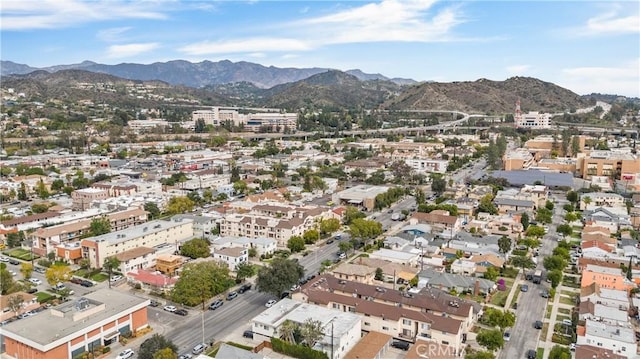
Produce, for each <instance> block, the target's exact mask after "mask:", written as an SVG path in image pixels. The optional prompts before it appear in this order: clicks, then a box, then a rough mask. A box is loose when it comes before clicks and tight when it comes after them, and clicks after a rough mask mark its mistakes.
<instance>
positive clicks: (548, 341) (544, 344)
mask: <svg viewBox="0 0 640 359" xmlns="http://www.w3.org/2000/svg"><path fill="white" fill-rule="evenodd" d="M563 290H564V291H567V292H573V293H578V290H577V289H575V288H571V287H565V286H562V285H559V286H558V287H557V288H556V295H555V296H554V298H553V303H551V315H550V317H549V319H546V308H545V318H544V319H543V320H542V322H543V323H547V324H548V328H547V335H546V337H545V338H540V339H539V342H538V348H544V357H543V358H544V359H547V358H549V353H550V352H551V349H552V348H553V346H554V345H558V344H556V343H554V342H553V340H552V338H553V332H554V327H555V324H556V320H557V317H558V309H560V308H563V309H569V310H571V309H573V308H574V306H572V305H569V304H565V303H560V298H561V297H567V296H566V295H564V294H562V291H563ZM548 305H549V302H547V306H548Z"/></svg>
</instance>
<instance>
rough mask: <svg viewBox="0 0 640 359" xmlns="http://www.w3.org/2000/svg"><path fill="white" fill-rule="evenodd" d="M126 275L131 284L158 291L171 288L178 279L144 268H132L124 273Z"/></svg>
mask: <svg viewBox="0 0 640 359" xmlns="http://www.w3.org/2000/svg"><path fill="white" fill-rule="evenodd" d="M126 277H127V280H128V281H129V283H131V284H134V285H137V284H140V285H141V286H142V288H144V289H148V290H152V291H159V292H167V291H169V290H171V289H172V288H173V286H174V285H175V284H176V282H177V281H178V278H176V277H169V276H166V275H164V274H162V273H160V272H151V271H148V270H145V269H134V270H132V271H131V272H128V273H126Z"/></svg>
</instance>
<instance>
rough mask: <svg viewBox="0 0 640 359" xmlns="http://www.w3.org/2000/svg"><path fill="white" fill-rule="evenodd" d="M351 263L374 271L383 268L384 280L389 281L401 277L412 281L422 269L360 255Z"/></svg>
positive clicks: (391, 281)
mask: <svg viewBox="0 0 640 359" xmlns="http://www.w3.org/2000/svg"><path fill="white" fill-rule="evenodd" d="M351 263H353V264H358V265H363V266H367V267H369V268H371V269H372V270H374V271H375V270H376V269H378V268H380V269H382V276H383V281H384V282H388V283H393V282H395V281H397V280H398V279H399V278H400V279H402V280H406V281H410V280H411V279H413V278H414V277H415V276H416V275H418V272H419V271H420V268H417V267H412V266H408V265H404V264H399V263H395V262H391V261H387V260H384V259H376V258H370V257H358V258H357V259H356V260H354V261H352V262H351Z"/></svg>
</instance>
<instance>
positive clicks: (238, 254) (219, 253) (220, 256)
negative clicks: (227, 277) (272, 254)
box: [213, 247, 249, 271]
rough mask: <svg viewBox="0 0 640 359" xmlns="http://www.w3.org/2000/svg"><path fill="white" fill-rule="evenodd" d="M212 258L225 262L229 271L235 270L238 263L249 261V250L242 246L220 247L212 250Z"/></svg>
mask: <svg viewBox="0 0 640 359" xmlns="http://www.w3.org/2000/svg"><path fill="white" fill-rule="evenodd" d="M213 259H215V260H217V261H220V262H223V263H225V264H226V265H227V266H228V267H229V270H230V271H235V270H236V267H237V266H238V265H239V264H240V263H247V262H248V261H249V251H248V250H247V249H244V248H242V247H229V248H222V249H219V250H216V251H215V252H213Z"/></svg>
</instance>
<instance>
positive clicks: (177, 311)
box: [173, 309, 189, 317]
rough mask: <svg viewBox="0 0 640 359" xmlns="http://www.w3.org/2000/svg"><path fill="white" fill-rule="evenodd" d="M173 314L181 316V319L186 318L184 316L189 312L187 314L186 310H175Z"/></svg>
mask: <svg viewBox="0 0 640 359" xmlns="http://www.w3.org/2000/svg"><path fill="white" fill-rule="evenodd" d="M173 313H174V314H177V315H181V316H183V317H186V316H187V315H188V314H189V312H187V310H186V309H178V310H176V311H175V312H173Z"/></svg>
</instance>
